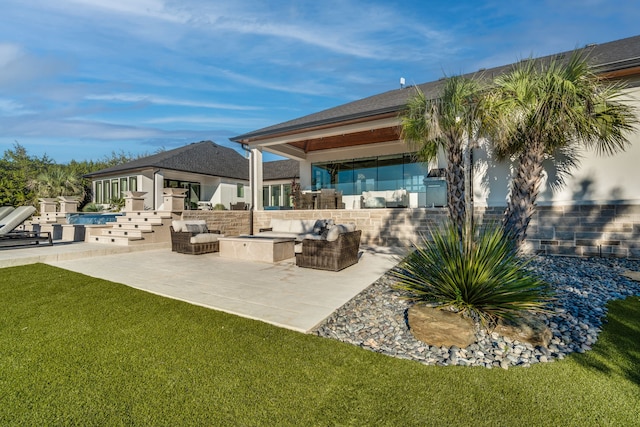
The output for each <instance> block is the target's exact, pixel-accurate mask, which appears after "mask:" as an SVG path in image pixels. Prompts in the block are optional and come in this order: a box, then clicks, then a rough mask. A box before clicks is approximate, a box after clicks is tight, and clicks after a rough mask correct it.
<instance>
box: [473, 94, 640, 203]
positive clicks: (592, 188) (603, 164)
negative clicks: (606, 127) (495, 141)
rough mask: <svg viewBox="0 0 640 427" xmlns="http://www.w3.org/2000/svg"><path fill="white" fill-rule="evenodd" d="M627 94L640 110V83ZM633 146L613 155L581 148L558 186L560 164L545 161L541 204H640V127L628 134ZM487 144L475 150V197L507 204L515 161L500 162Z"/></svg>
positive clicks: (638, 110) (639, 110)
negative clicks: (491, 153)
mask: <svg viewBox="0 0 640 427" xmlns="http://www.w3.org/2000/svg"><path fill="white" fill-rule="evenodd" d="M624 92H625V96H624V98H625V99H626V100H627V102H629V104H631V105H633V106H635V108H636V112H637V113H638V114H640V87H638V86H635V87H631V88H629V89H627V90H625V91H624ZM628 137H629V141H630V146H629V147H628V148H627V149H626V150H625V151H624V152H620V153H616V154H614V155H611V156H607V155H599V154H598V153H596V152H595V151H593V150H581V156H580V160H579V164H578V165H577V167H576V168H574V169H572V170H571V174H570V176H565V185H564V186H563V187H562V188H559V189H558V188H554V186H553V185H552V183H553V182H554V181H556V177H557V167H556V166H555V165H554V162H553V161H551V160H548V161H546V162H545V175H546V179H545V180H544V182H543V185H542V188H541V191H540V195H539V197H538V205H540V206H552V205H556V206H567V205H579V204H603V203H604V204H606V203H616V204H621V203H622V204H640V186H639V185H636V183H638V182H640V167H638V162H639V161H640V129H638V128H636V132H633V133H630V134H629V135H628ZM488 151H489V150H488V148H487V146H486V144H482V146H481V148H480V149H476V150H474V172H475V179H474V200H475V202H476V204H477V205H478V206H488V207H498V206H506V200H507V195H508V192H509V181H510V177H511V172H512V170H513V163H509V162H503V163H499V162H497V161H495V160H494V159H492V158H491V156H490V155H489V154H488Z"/></svg>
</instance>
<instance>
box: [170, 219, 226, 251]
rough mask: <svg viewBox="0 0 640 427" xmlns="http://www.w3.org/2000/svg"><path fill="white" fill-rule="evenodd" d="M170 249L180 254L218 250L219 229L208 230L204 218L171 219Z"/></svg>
mask: <svg viewBox="0 0 640 427" xmlns="http://www.w3.org/2000/svg"><path fill="white" fill-rule="evenodd" d="M170 230H171V250H172V251H174V252H178V253H180V254H190V255H202V254H206V253H210V252H218V251H219V250H220V242H218V237H223V236H224V235H223V234H220V231H219V230H209V229H208V228H207V223H206V221H205V220H186V221H177V220H176V221H172V222H171V226H170Z"/></svg>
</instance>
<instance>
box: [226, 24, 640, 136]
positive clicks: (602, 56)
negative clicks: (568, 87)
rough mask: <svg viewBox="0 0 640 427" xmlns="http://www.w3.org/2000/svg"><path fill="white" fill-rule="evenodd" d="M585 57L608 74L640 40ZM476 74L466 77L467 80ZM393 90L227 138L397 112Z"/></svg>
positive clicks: (631, 59) (403, 97)
mask: <svg viewBox="0 0 640 427" xmlns="http://www.w3.org/2000/svg"><path fill="white" fill-rule="evenodd" d="M580 50H582V51H583V52H585V53H586V54H587V55H588V62H589V63H590V64H591V66H592V67H594V69H595V70H596V71H597V72H611V71H617V70H622V69H625V68H631V67H636V66H639V65H640V36H634V37H629V38H626V39H621V40H616V41H613V42H608V43H603V44H595V45H587V46H585V47H584V48H582V49H580ZM572 52H573V51H567V52H563V53H559V54H554V55H549V56H546V57H543V58H540V60H541V61H545V60H550V59H553V58H563V57H567V58H568V57H569V55H570V54H571V53H572ZM513 65H514V64H509V65H503V66H500V67H495V68H491V69H488V70H482V71H481V74H482V75H483V76H485V77H487V78H491V77H493V76H496V75H499V74H502V73H504V72H506V71H507V70H509V69H510V68H511V67H512V66H513ZM473 74H477V73H470V74H468V76H471V75H473ZM441 84H442V80H438V81H434V82H428V83H424V84H421V85H418V86H419V87H420V89H422V91H423V92H424V93H425V95H427V97H435V96H437V94H438V93H439V91H438V88H439V87H440V85H441ZM408 89H409V88H405V89H396V90H391V91H388V92H384V93H381V94H378V95H374V96H370V97H368V98H364V99H361V100H358V101H353V102H349V103H347V104H342V105H339V106H337V107H334V108H329V109H327V110H323V111H320V112H317V113H313V114H309V115H307V116H304V117H299V118H297V119H293V120H290V121H287V122H283V123H279V124H276V125H273V126H269V127H266V128H262V129H259V130H256V131H252V132H249V133H246V134H243V135H239V136H236V137H233V138H230V139H231V140H232V141H237V142H239V141H242V140H246V139H250V138H256V137H264V136H270V135H277V134H279V133H283V132H290V131H298V130H302V129H305V128H309V127H314V126H320V125H326V124H335V123H339V122H343V121H347V120H351V119H359V118H365V117H373V116H377V115H379V114H384V113H394V112H399V111H400V110H401V109H402V108H404V106H405V105H406V103H407V100H408V99H409V97H410V96H411V95H413V93H414V92H413V91H412V90H408Z"/></svg>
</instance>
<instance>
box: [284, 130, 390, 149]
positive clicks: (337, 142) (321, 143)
mask: <svg viewBox="0 0 640 427" xmlns="http://www.w3.org/2000/svg"><path fill="white" fill-rule="evenodd" d="M398 139H400V128H398V127H387V128H381V129H371V130H367V131H360V132H353V133H348V134H345V135H334V136H327V137H322V138H313V139H305V140H302V141H295V142H290V143H289V145H292V146H294V147H296V148H300V149H302V150H304V151H305V153H308V152H310V151H320V150H331V149H334V148H343V147H352V146H356V145H366V144H376V143H380V142H388V141H397V140H398Z"/></svg>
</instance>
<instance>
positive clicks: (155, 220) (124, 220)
mask: <svg viewBox="0 0 640 427" xmlns="http://www.w3.org/2000/svg"><path fill="white" fill-rule="evenodd" d="M164 220H165V219H164V218H162V217H159V216H129V215H126V216H121V217H118V218H117V219H116V223H118V224H128V223H131V224H153V225H162V222H163V221H164Z"/></svg>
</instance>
